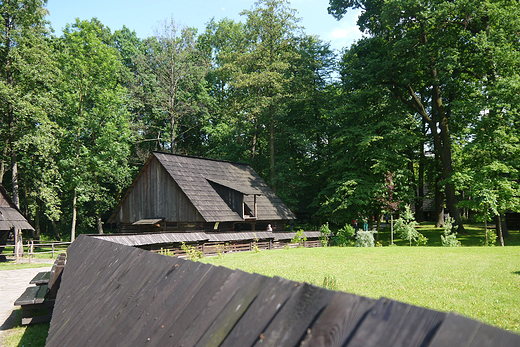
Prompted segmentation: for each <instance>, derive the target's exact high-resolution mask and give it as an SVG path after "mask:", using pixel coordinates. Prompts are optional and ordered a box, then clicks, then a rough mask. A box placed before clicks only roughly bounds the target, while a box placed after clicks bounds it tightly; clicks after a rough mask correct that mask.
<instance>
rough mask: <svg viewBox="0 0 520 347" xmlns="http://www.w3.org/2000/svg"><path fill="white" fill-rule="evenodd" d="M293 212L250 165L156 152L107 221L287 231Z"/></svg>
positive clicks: (135, 228) (163, 227)
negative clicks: (270, 228)
mask: <svg viewBox="0 0 520 347" xmlns="http://www.w3.org/2000/svg"><path fill="white" fill-rule="evenodd" d="M293 219H295V216H294V214H293V213H292V212H291V211H290V210H289V208H288V207H287V206H286V205H285V204H284V203H283V202H282V201H281V200H280V198H278V197H277V196H276V194H275V193H274V192H273V191H272V190H271V188H269V186H268V185H267V184H266V183H265V182H264V181H263V180H262V179H261V178H260V176H259V175H258V174H257V173H256V172H255V171H254V170H253V169H252V168H251V167H250V166H249V165H247V164H241V163H233V162H228V161H222V160H213V159H204V158H197V157H190V156H183V155H174V154H167V153H162V152H154V153H152V155H151V156H150V158H149V159H148V160H147V162H146V163H145V165H144V167H143V168H142V169H141V171H140V172H139V174H138V175H137V177H136V178H135V180H134V182H133V183H132V185H131V187H130V188H129V190H128V192H127V193H126V194H125V196H124V197H123V199H122V200H121V202H120V203H119V205H118V206H117V207H116V209H115V211H114V212H113V214H112V216H111V217H110V218H109V220H108V222H109V223H113V224H115V225H116V226H117V228H118V230H119V231H121V232H165V231H166V232H184V231H214V232H230V231H255V230H267V228H268V225H269V224H270V225H271V226H272V228H273V231H277V230H278V231H283V230H284V228H285V225H286V224H287V223H288V222H289V221H291V220H293Z"/></svg>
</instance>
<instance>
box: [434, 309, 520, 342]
mask: <svg viewBox="0 0 520 347" xmlns="http://www.w3.org/2000/svg"><path fill="white" fill-rule="evenodd" d="M429 346H431V347H441V346H465V347H481V346H482V347H483V346H490V347H491V346H520V335H516V334H513V333H510V332H508V331H504V330H500V329H496V328H494V327H491V326H488V325H485V324H482V323H481V322H478V321H475V320H473V319H469V318H466V317H463V316H459V315H458V314H455V313H449V314H448V315H447V316H446V319H445V320H444V321H443V322H442V324H441V326H440V327H439V329H438V330H437V333H436V334H435V336H434V337H433V339H432V341H431V343H430V345H429Z"/></svg>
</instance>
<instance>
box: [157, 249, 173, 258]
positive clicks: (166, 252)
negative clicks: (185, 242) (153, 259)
mask: <svg viewBox="0 0 520 347" xmlns="http://www.w3.org/2000/svg"><path fill="white" fill-rule="evenodd" d="M159 254H161V255H165V256H167V257H175V254H174V253H173V252H172V251H170V250H169V249H163V248H161V250H160V251H159Z"/></svg>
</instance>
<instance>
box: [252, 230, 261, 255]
mask: <svg viewBox="0 0 520 347" xmlns="http://www.w3.org/2000/svg"><path fill="white" fill-rule="evenodd" d="M254 235H255V239H254V241H253V245H252V246H253V251H254V252H255V253H260V248H258V237H256V233H255V234H254Z"/></svg>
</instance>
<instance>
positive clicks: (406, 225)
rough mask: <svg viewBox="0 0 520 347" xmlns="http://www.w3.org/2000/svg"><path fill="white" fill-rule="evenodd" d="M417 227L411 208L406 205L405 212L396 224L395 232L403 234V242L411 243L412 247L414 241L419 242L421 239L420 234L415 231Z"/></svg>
mask: <svg viewBox="0 0 520 347" xmlns="http://www.w3.org/2000/svg"><path fill="white" fill-rule="evenodd" d="M416 225H417V223H416V222H415V218H414V216H413V213H412V211H411V210H410V206H408V205H406V207H405V209H404V212H403V213H402V214H401V216H400V217H399V219H398V220H397V221H396V222H395V230H396V231H397V232H400V233H401V235H400V236H401V238H402V239H403V240H407V241H408V242H410V246H411V245H412V241H415V240H417V238H418V237H419V232H418V231H417V229H415V226H416Z"/></svg>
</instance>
